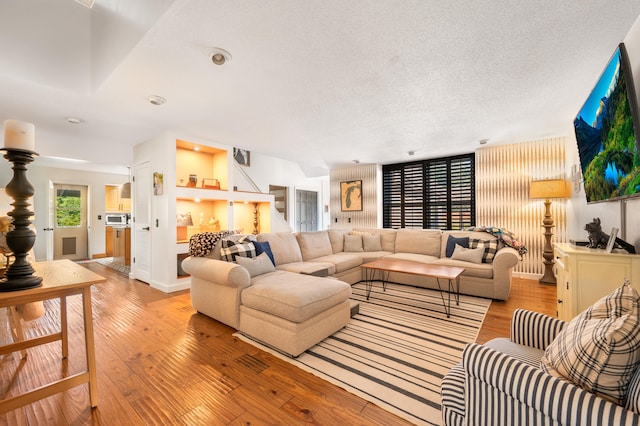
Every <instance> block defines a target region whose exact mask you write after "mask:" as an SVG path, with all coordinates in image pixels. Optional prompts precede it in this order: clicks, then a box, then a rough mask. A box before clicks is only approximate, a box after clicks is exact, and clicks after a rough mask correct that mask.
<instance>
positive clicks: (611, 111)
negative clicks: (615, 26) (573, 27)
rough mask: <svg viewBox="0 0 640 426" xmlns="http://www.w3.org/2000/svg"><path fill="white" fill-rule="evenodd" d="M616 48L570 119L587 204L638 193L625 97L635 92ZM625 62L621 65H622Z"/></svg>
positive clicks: (638, 167)
mask: <svg viewBox="0 0 640 426" xmlns="http://www.w3.org/2000/svg"><path fill="white" fill-rule="evenodd" d="M625 53H626V52H622V51H621V49H620V48H618V49H616V52H615V53H614V55H613V57H612V58H611V60H610V61H609V63H608V64H607V67H606V68H605V70H604V72H603V73H602V76H601V77H600V80H598V83H597V84H596V86H595V87H594V88H593V91H592V92H591V94H590V95H589V98H588V99H587V101H586V102H585V104H584V105H583V107H582V109H581V110H580V112H579V113H578V116H577V117H576V119H575V120H574V123H573V124H574V128H575V132H576V140H577V142H578V153H579V155H580V164H581V167H582V174H583V178H584V190H585V193H586V196H587V202H595V201H604V200H609V199H612V198H620V197H627V196H632V195H636V194H638V193H640V158H639V157H638V148H637V144H636V139H637V138H636V130H635V126H634V117H633V113H634V112H635V108H633V110H632V107H631V102H630V99H629V95H630V96H633V98H632V101H633V102H634V106H635V91H628V90H627V89H628V87H627V86H630V87H629V88H630V89H633V81H632V76H631V75H630V74H629V75H627V73H630V70H629V67H627V66H626V64H627V63H628V62H627V59H626V56H624V57H623V56H621V54H625ZM623 61H624V62H623Z"/></svg>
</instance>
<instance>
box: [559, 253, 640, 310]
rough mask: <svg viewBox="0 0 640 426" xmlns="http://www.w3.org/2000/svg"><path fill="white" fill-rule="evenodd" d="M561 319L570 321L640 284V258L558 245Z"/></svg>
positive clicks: (634, 255) (635, 255)
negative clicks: (626, 285)
mask: <svg viewBox="0 0 640 426" xmlns="http://www.w3.org/2000/svg"><path fill="white" fill-rule="evenodd" d="M554 251H555V253H554V254H555V268H556V279H557V296H558V318H560V319H561V320H565V321H569V320H571V319H572V318H573V317H575V316H576V315H578V314H579V313H580V312H582V311H584V310H585V309H587V308H588V307H589V306H591V305H592V304H593V303H594V302H596V301H598V300H599V299H601V298H602V297H604V296H606V295H607V294H609V293H611V292H612V291H613V290H615V289H616V288H617V287H620V286H621V285H622V283H623V282H624V280H625V278H626V279H629V280H630V281H631V285H633V286H634V287H635V288H636V289H638V283H640V255H637V254H626V253H607V252H606V251H605V250H603V249H590V248H587V247H579V246H574V245H572V244H567V243H556V244H554Z"/></svg>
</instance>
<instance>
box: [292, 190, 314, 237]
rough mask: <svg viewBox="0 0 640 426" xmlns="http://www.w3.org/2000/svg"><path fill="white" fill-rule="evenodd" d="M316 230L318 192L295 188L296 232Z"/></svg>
mask: <svg viewBox="0 0 640 426" xmlns="http://www.w3.org/2000/svg"><path fill="white" fill-rule="evenodd" d="M317 230H318V193H317V192H315V191H304V190H301V189H296V232H310V231H317Z"/></svg>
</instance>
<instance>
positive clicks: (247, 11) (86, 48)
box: [0, 0, 640, 175]
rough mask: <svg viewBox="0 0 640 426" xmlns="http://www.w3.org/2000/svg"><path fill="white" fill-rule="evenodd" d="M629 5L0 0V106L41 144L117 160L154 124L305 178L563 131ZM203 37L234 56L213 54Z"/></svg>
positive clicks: (627, 21)
mask: <svg viewBox="0 0 640 426" xmlns="http://www.w3.org/2000/svg"><path fill="white" fill-rule="evenodd" d="M36 8H37V9H36ZM35 10H37V11H38V12H37V13H35V12H34V11H35ZM638 14H640V2H639V1H638V0H634V1H629V0H620V1H616V2H610V1H602V0H601V1H595V0H586V1H576V0H567V1H561V2H558V1H551V0H548V1H547V0H544V1H529V2H526V1H510V2H498V1H495V0H475V1H471V0H456V1H446V2H441V1H432V0H418V1H410V0H399V1H389V0H371V1H351V2H345V1H343V0H324V1H310V0H306V1H293V0H292V1H281V0H280V1H264V0H244V1H239V0H233V1H232V0H229V1H212V0H175V1H169V0H138V1H135V2H131V1H124V0H96V3H95V6H94V8H93V9H91V10H89V9H87V8H85V7H83V6H81V5H79V4H78V3H76V2H74V1H73V0H21V1H19V2H10V1H2V2H0V120H5V119H8V118H17V119H21V120H25V121H31V122H33V123H35V124H36V135H37V140H36V145H37V150H38V151H39V153H40V154H41V155H43V156H52V157H67V158H76V159H84V160H88V161H90V162H92V163H103V164H119V165H131V163H132V149H131V147H132V146H133V145H135V144H137V143H139V142H142V141H145V140H147V139H149V138H152V137H154V136H156V135H158V134H159V133H162V132H165V131H174V132H177V133H178V134H180V135H184V137H186V138H189V137H192V138H201V139H205V140H209V141H212V142H219V143H223V144H225V145H228V146H237V147H242V148H245V149H249V150H252V151H256V152H261V153H264V154H268V155H272V156H276V157H282V158H285V159H289V160H293V161H297V162H299V163H301V164H302V165H303V167H304V168H305V170H307V171H308V172H309V174H316V175H317V174H321V173H322V172H323V171H324V172H326V169H327V168H330V167H339V166H342V165H348V164H352V160H356V159H357V160H359V161H360V162H361V163H393V162H401V161H407V160H409V159H418V158H432V157H438V156H443V155H450V154H458V153H465V152H471V151H473V150H474V149H476V148H477V147H478V146H479V145H478V141H479V140H480V139H485V138H486V139H489V144H502V143H514V142H522V141H530V140H535V139H539V138H544V137H548V136H558V135H567V134H569V133H570V132H571V131H572V128H571V122H572V120H573V118H574V116H575V114H576V112H577V111H578V109H579V108H580V106H581V105H582V103H583V102H584V100H585V99H586V96H587V95H588V93H589V91H590V89H591V87H592V85H593V84H594V82H595V81H596V79H597V78H598V76H599V74H600V72H601V71H602V69H603V67H604V65H605V64H606V62H607V60H608V59H609V57H610V55H611V54H612V53H613V50H614V49H615V47H616V46H617V44H618V43H619V42H621V41H623V39H624V37H625V35H626V34H627V32H628V31H629V29H630V28H631V26H632V25H633V23H634V22H635V20H636V18H637V16H638ZM212 47H220V48H223V49H226V50H228V51H229V52H230V53H231V55H232V57H233V58H232V60H231V61H229V62H228V63H227V64H225V65H224V66H221V67H220V66H215V65H213V64H212V63H211V61H210V60H209V52H210V49H211V48H212ZM629 53H630V55H632V56H633V55H640V52H637V53H636V52H629ZM152 94H155V95H160V96H163V97H165V98H166V99H167V100H168V102H167V103H166V104H165V105H162V106H160V107H154V106H151V105H150V104H149V103H148V102H147V97H148V96H149V95H152ZM67 116H77V117H80V118H82V119H83V120H84V123H82V124H80V125H70V124H68V123H67V122H66V120H65V117H67ZM407 151H415V153H416V154H415V156H413V157H410V156H409V155H407Z"/></svg>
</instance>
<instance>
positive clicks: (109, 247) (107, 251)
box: [104, 226, 113, 257]
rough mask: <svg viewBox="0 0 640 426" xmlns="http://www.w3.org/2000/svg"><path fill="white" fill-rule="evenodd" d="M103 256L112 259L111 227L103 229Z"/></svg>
mask: <svg viewBox="0 0 640 426" xmlns="http://www.w3.org/2000/svg"><path fill="white" fill-rule="evenodd" d="M104 240H105V251H104V252H105V256H106V257H113V226H106V227H105V235H104Z"/></svg>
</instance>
